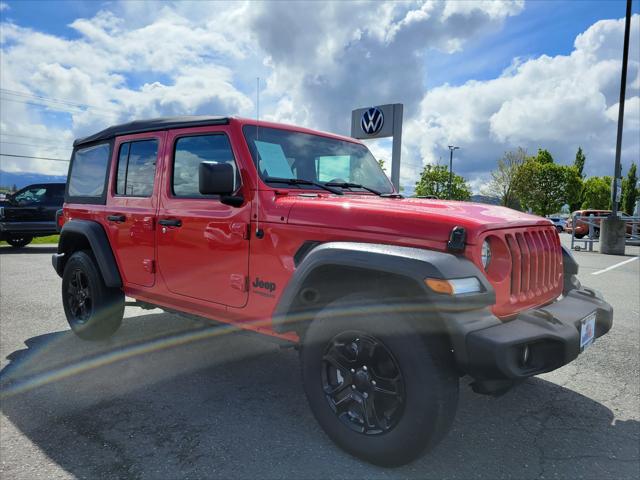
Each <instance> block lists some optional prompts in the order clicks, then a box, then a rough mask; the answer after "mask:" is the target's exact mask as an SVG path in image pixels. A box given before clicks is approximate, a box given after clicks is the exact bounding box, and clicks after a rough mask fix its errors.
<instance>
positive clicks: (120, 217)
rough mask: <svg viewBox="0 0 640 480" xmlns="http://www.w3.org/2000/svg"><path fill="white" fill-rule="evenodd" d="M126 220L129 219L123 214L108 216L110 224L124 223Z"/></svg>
mask: <svg viewBox="0 0 640 480" xmlns="http://www.w3.org/2000/svg"><path fill="white" fill-rule="evenodd" d="M126 219H127V217H125V216H124V215H122V214H116V215H107V220H109V221H110V222H124V221H125V220H126Z"/></svg>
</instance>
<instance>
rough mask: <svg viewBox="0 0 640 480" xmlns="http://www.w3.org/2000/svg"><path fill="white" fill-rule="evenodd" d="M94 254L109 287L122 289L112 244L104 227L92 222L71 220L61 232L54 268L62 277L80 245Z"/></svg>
mask: <svg viewBox="0 0 640 480" xmlns="http://www.w3.org/2000/svg"><path fill="white" fill-rule="evenodd" d="M87 244H88V246H89V248H91V251H92V252H93V256H94V257H95V259H96V262H97V264H98V268H99V269H100V273H102V278H103V279H104V283H105V285H106V286H107V287H113V288H117V287H122V277H121V276H120V271H119V270H118V264H117V262H116V259H115V256H114V255H113V251H112V250H111V244H110V243H109V239H108V238H107V234H106V232H105V231H104V228H103V227H102V225H100V224H99V223H98V222H94V221H91V220H69V221H68V222H66V223H65V224H64V226H63V227H62V230H61V231H60V241H59V242H58V253H57V254H54V255H53V257H52V258H51V262H52V264H53V268H54V269H55V271H56V272H57V273H58V275H59V276H61V277H62V274H63V272H64V264H65V262H66V260H67V259H68V257H70V256H71V254H72V253H73V252H74V251H76V250H78V249H79V248H78V246H79V245H83V246H86V245H87Z"/></svg>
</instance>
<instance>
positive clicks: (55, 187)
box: [42, 183, 64, 222]
mask: <svg viewBox="0 0 640 480" xmlns="http://www.w3.org/2000/svg"><path fill="white" fill-rule="evenodd" d="M63 203H64V183H52V184H51V185H48V186H47V193H46V194H45V198H44V201H43V202H42V204H43V205H42V206H43V209H42V215H43V220H45V221H47V222H55V221H56V212H57V211H58V210H59V209H61V208H62V204H63Z"/></svg>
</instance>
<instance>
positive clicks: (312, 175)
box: [243, 125, 393, 193]
mask: <svg viewBox="0 0 640 480" xmlns="http://www.w3.org/2000/svg"><path fill="white" fill-rule="evenodd" d="M243 131H244V136H245V138H246V140H247V144H248V146H249V150H250V151H251V155H252V157H253V161H254V163H255V164H256V167H257V169H258V173H259V174H260V177H261V178H262V179H263V180H265V179H269V178H272V179H273V178H278V179H291V178H293V179H298V180H306V181H309V182H318V183H322V184H326V183H329V184H331V183H350V184H357V185H362V186H363V187H367V188H370V189H373V190H376V191H377V192H380V193H392V192H393V187H392V185H391V182H390V181H389V179H388V178H387V176H386V175H385V174H384V172H383V171H382V168H380V165H379V164H378V162H377V161H376V159H375V158H374V157H373V155H371V152H369V150H368V149H367V147H365V146H364V145H360V144H357V143H352V142H347V141H343V140H336V139H333V138H327V137H322V136H319V135H311V134H307V133H301V132H292V131H288V130H280V129H277V128H262V127H260V129H259V131H258V132H257V135H256V127H255V126H254V125H246V126H245V127H244V128H243ZM296 188H317V187H314V186H313V185H297V186H296ZM349 188H350V189H352V190H359V189H358V188H357V187H349Z"/></svg>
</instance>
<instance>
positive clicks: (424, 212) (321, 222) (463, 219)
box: [288, 195, 551, 244]
mask: <svg viewBox="0 0 640 480" xmlns="http://www.w3.org/2000/svg"><path fill="white" fill-rule="evenodd" d="M288 223H290V224H296V225H308V226H317V227H327V228H334V229H343V230H352V231H353V230H356V231H369V232H374V233H380V234H387V235H393V236H396V237H404V238H407V237H410V238H421V239H429V240H432V241H439V242H446V241H447V240H448V239H449V235H450V233H451V229H452V228H453V227H455V226H461V227H464V228H465V229H466V230H467V243H469V244H474V243H476V242H477V237H478V235H479V234H480V233H482V232H485V231H487V230H496V229H503V228H515V227H523V226H530V225H550V224H551V222H550V221H549V220H547V219H545V218H542V217H538V216H535V215H529V214H527V213H522V212H518V211H516V210H512V209H510V208H506V207H499V206H495V205H487V204H484V203H470V202H457V201H448V200H427V199H420V198H402V199H394V198H382V197H376V196H372V195H357V196H356V195H344V196H323V195H320V196H304V197H303V196H298V197H297V199H296V201H295V202H294V204H293V206H292V208H291V210H290V212H289V219H288Z"/></svg>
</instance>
